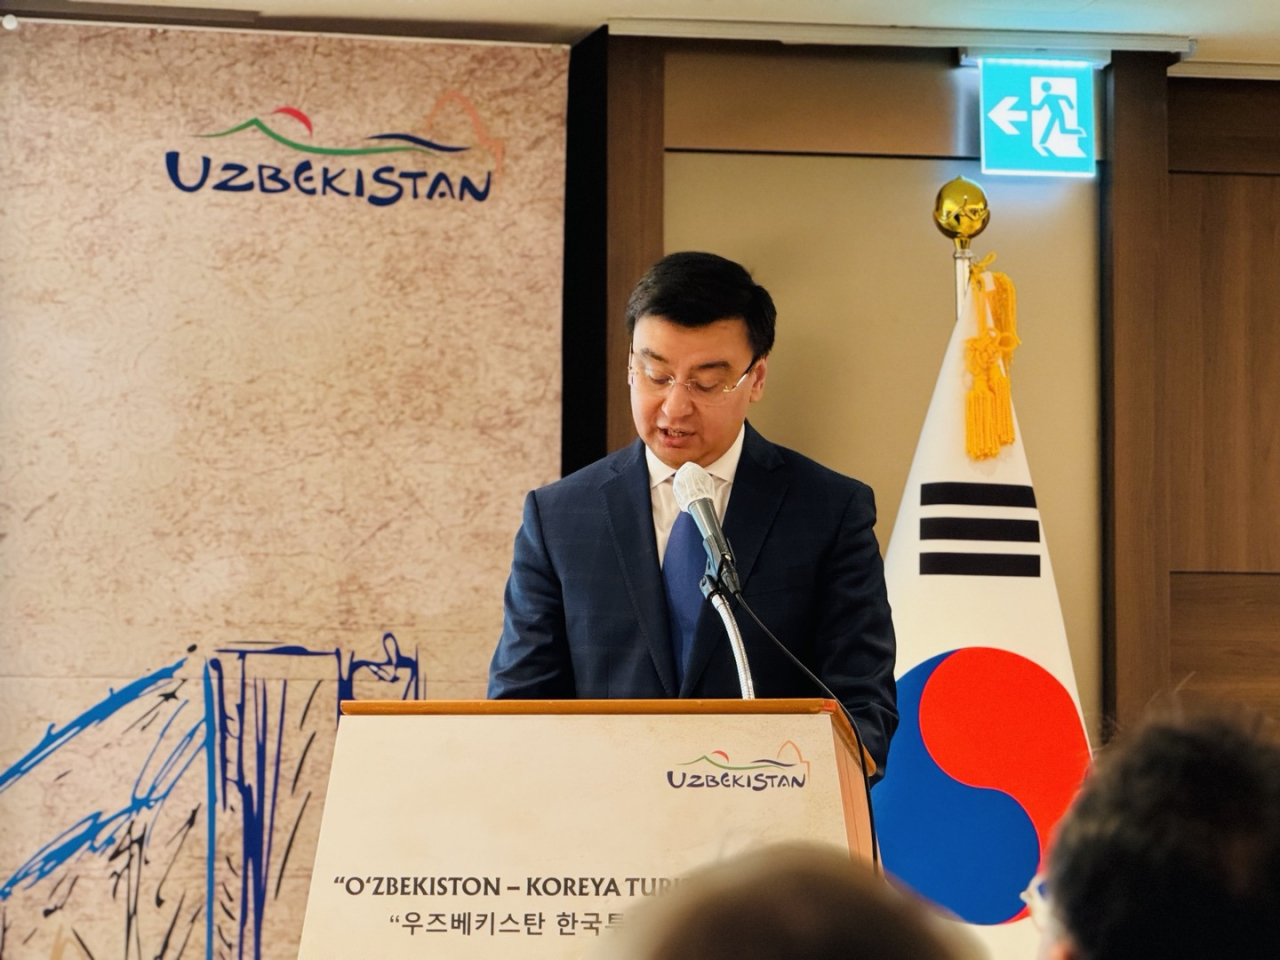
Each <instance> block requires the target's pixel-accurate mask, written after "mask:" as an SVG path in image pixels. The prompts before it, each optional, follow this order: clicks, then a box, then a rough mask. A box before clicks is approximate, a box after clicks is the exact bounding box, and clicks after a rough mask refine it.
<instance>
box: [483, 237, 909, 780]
mask: <svg viewBox="0 0 1280 960" xmlns="http://www.w3.org/2000/svg"><path fill="white" fill-rule="evenodd" d="M775 318H776V310H775V309H774V306H773V301H772V299H771V298H770V296H769V294H768V292H767V291H766V290H765V289H764V288H763V287H761V286H759V285H757V284H756V283H754V282H753V281H752V279H751V275H750V274H749V273H748V272H747V271H746V270H745V269H743V268H742V267H741V266H740V265H738V264H736V263H734V262H732V261H730V260H726V259H724V258H723V257H718V256H715V255H714V254H709V253H692V252H686V253H675V254H671V255H670V256H667V257H664V258H663V259H662V260H660V261H659V262H658V263H657V264H655V265H654V266H653V267H652V268H651V269H650V270H649V272H648V273H647V274H646V275H645V276H644V277H643V278H642V279H641V281H640V282H639V284H637V286H636V288H635V290H634V291H633V293H632V295H631V299H630V301H629V303H628V305H627V325H628V330H629V332H630V334H631V356H630V359H629V383H630V385H631V412H632V417H633V419H634V421H635V425H636V431H637V433H639V435H640V436H639V439H638V440H636V441H635V442H634V443H632V444H631V445H630V446H628V447H626V448H624V449H622V450H619V451H618V452H616V453H614V454H611V455H610V456H607V457H605V458H604V459H603V460H599V461H597V462H596V463H594V464H591V465H590V466H588V467H585V468H584V469H582V470H579V471H577V472H576V473H573V474H571V475H570V476H568V477H565V478H564V479H562V480H559V481H557V482H556V483H552V484H550V485H548V486H546V487H543V488H541V489H539V490H534V491H532V492H531V493H530V494H529V496H528V498H527V499H526V500H525V506H524V519H523V523H522V524H521V527H520V531H519V533H518V534H517V535H516V541H515V552H514V557H513V560H512V564H511V575H510V578H509V579H508V581H507V590H506V600H505V611H506V616H505V621H504V624H503V631H502V637H501V639H500V640H499V641H498V647H497V650H496V651H495V653H494V655H493V662H492V664H491V666H490V672H489V696H490V697H494V698H499V697H512V698H530V699H573V698H664V697H695V698H699V697H701V698H727V697H728V698H731V697H738V696H740V688H739V683H738V677H737V671H736V668H735V665H734V659H733V654H732V651H731V649H730V645H729V641H728V638H727V637H726V636H725V634H724V628H723V626H722V624H721V622H720V620H719V618H718V616H717V615H716V613H715V611H714V610H713V609H712V607H711V604H710V603H707V602H705V601H702V600H701V596H700V594H697V595H696V596H695V597H694V598H693V599H692V600H691V601H689V600H687V599H677V596H678V595H681V596H683V595H684V594H686V593H687V591H689V590H693V591H695V592H696V591H697V583H696V580H697V575H700V574H701V572H702V571H701V566H700V565H699V566H698V569H697V571H696V574H695V575H694V576H693V577H692V578H690V577H687V576H686V577H682V578H681V579H679V580H673V581H672V582H670V583H664V577H663V572H664V566H665V567H666V570H667V573H668V574H669V575H670V574H671V572H672V571H673V570H675V569H677V568H678V558H677V559H675V560H673V559H672V554H675V553H677V552H678V551H679V552H680V553H681V555H683V551H685V550H687V549H692V550H694V551H700V550H701V546H700V541H699V543H698V544H695V545H693V546H692V547H690V546H687V538H686V537H685V535H684V533H683V531H681V530H680V528H681V526H682V524H685V525H687V515H685V519H683V520H681V521H680V522H679V523H677V522H676V521H677V516H678V515H679V513H680V511H679V508H678V506H677V505H676V502H675V497H674V493H673V491H672V477H673V475H674V473H675V471H676V470H677V469H678V468H679V467H680V466H681V465H683V464H685V463H687V462H694V463H697V464H699V465H701V466H702V467H704V468H706V469H707V472H708V473H710V474H711V476H712V478H713V481H714V484H715V496H714V500H715V504H716V509H717V513H718V514H719V516H720V518H721V521H722V525H723V528H724V532H725V535H726V537H727V538H728V540H729V543H730V544H731V545H732V547H733V552H734V554H735V556H736V560H737V569H738V573H739V577H740V580H741V583H742V596H743V600H744V601H745V602H746V604H748V605H749V606H750V608H751V609H752V610H753V611H755V613H756V615H757V616H758V617H759V618H760V620H761V621H763V622H764V623H765V624H766V625H767V626H768V627H769V629H770V630H771V631H772V632H773V634H774V635H775V636H776V637H777V638H778V639H779V640H781V641H782V643H783V644H785V645H786V646H787V648H788V649H789V650H790V651H791V652H792V653H793V654H794V655H795V656H796V657H797V658H798V659H799V660H800V661H801V662H802V663H804V664H805V665H806V666H807V667H808V668H809V669H810V670H811V671H813V672H814V673H815V674H816V675H817V676H818V677H819V678H821V679H822V680H823V682H824V683H826V685H827V686H828V687H829V688H830V689H831V690H832V691H833V692H834V693H835V694H836V696H837V697H839V698H840V700H841V702H842V703H844V705H845V706H846V707H847V708H848V709H849V711H850V712H851V713H852V715H853V717H854V718H855V720H856V722H857V725H858V728H859V731H860V733H861V736H862V739H863V742H864V744H865V746H866V748H867V751H868V752H869V754H870V755H871V757H872V759H873V760H874V762H875V764H876V767H877V770H878V771H880V772H882V771H883V769H884V761H885V755H886V753H887V751H888V746H889V738H890V737H891V736H892V734H893V730H894V728H895V727H896V726H897V709H896V699H895V689H894V681H893V666H894V651H895V645H894V635H893V624H892V621H891V620H890V615H889V604H888V600H887V599H886V596H885V585H884V572H883V567H882V564H881V560H880V552H879V547H878V545H877V543H876V538H875V534H874V532H873V526H874V524H875V502H874V498H873V496H872V493H871V490H870V488H869V487H867V486H865V485H864V484H862V483H859V482H858V481H857V480H852V479H850V478H848V477H844V476H841V475H840V474H837V473H835V472H834V471H831V470H828V469H827V468H825V467H823V466H821V465H819V464H817V463H815V462H814V461H812V460H809V459H808V458H806V457H803V456H801V455H800V454H798V453H796V452H794V451H792V450H788V449H786V448H785V447H780V446H777V445H775V444H772V443H770V442H769V441H768V440H766V439H764V438H763V437H762V436H760V434H759V433H757V432H756V431H755V430H754V429H753V428H752V427H751V425H750V424H748V423H747V422H746V416H747V408H748V407H749V406H750V404H752V403H755V402H756V401H758V400H759V399H760V398H761V396H762V395H763V393H764V386H765V376H766V374H767V372H768V364H769V352H770V350H771V349H772V347H773V337H774V321H775ZM673 528H674V530H676V531H680V532H676V533H673ZM669 538H671V540H672V544H671V550H672V553H671V554H668V552H667V547H668V539H669ZM677 541H678V542H679V543H680V546H679V548H677V546H676V543H677ZM669 579H670V578H669ZM690 579H692V583H690V582H688V581H689V580H690ZM688 611H692V613H691V614H690V613H689V612H688ZM738 620H739V623H740V625H741V628H742V634H743V641H744V645H745V648H746V653H747V658H748V661H749V663H750V668H751V673H752V676H753V678H754V683H755V690H756V695H757V696H758V697H808V696H818V695H820V693H819V691H818V690H817V689H816V688H815V687H814V685H813V683H812V681H810V680H809V679H808V678H806V677H805V676H804V675H803V674H802V673H801V671H800V670H799V669H797V668H796V667H795V665H794V664H792V663H791V662H790V661H789V659H788V658H787V657H786V655H785V654H783V653H782V652H781V651H779V650H778V649H777V648H776V647H775V646H774V644H773V643H772V642H771V641H770V640H769V639H768V638H767V637H766V636H765V634H764V633H763V631H761V630H760V629H759V628H758V626H757V625H756V624H755V623H754V622H753V621H752V620H751V619H750V617H748V616H742V615H739V617H738Z"/></svg>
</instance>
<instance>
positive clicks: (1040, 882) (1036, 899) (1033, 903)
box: [1018, 873, 1051, 932]
mask: <svg viewBox="0 0 1280 960" xmlns="http://www.w3.org/2000/svg"><path fill="white" fill-rule="evenodd" d="M1048 879H1049V878H1048V877H1047V876H1046V875H1045V874H1043V873H1037V874H1036V875H1035V876H1034V877H1032V878H1031V882H1030V883H1028V884H1027V889H1025V890H1023V891H1022V892H1021V893H1020V894H1018V899H1019V900H1021V901H1022V902H1023V903H1025V904H1026V905H1027V914H1028V915H1029V916H1030V917H1031V924H1032V926H1034V927H1035V928H1036V929H1037V930H1039V931H1041V932H1043V931H1045V930H1047V929H1049V923H1050V919H1051V914H1050V910H1049V898H1048V896H1047V893H1048V886H1047V884H1048Z"/></svg>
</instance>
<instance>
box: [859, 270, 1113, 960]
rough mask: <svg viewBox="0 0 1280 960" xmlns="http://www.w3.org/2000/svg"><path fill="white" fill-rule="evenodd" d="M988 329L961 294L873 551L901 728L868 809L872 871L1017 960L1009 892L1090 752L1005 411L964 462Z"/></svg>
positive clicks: (1013, 895) (1024, 944)
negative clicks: (884, 601)
mask: <svg viewBox="0 0 1280 960" xmlns="http://www.w3.org/2000/svg"><path fill="white" fill-rule="evenodd" d="M981 283H982V284H985V286H983V290H989V289H990V288H991V280H990V274H986V273H983V274H981ZM992 329H993V326H992V321H991V318H990V315H989V309H988V301H987V298H986V296H985V295H981V294H980V293H979V292H978V291H975V290H974V286H973V285H972V284H971V285H970V286H969V287H968V295H967V297H966V300H965V305H964V311H963V316H962V317H961V318H960V320H959V321H958V322H957V324H956V326H955V330H954V333H953V334H952V337H951V342H950V345H949V346H948V348H947V353H946V356H945V358H944V360H943V364H942V370H941V372H940V374H939V376H938V381H937V385H936V387H935V389H934V394H933V400H932V402H931V403H930V406H929V413H928V415H927V417H926V419H925V425H924V429H923V431H922V432H921V435H920V442H919V445H918V446H917V448H916V454H915V459H914V461H913V462H912V465H911V473H910V475H909V478H908V480H907V485H906V490H905V492H904V493H903V498H902V505H901V508H900V509H899V513H898V518H897V522H896V524H895V526H894V530H893V536H892V539H891V540H890V543H889V549H888V552H887V555H886V558H885V576H886V579H887V582H888V590H889V600H890V603H891V604H892V606H893V619H894V626H895V629H896V632H897V636H898V673H899V678H898V710H899V713H900V714H901V722H900V725H899V727H898V730H897V733H896V734H895V735H894V738H893V742H892V744H891V745H890V750H889V759H888V764H887V767H886V772H885V777H884V779H883V781H881V783H880V784H879V785H877V786H876V788H875V789H874V790H873V791H872V803H873V807H874V810H875V818H876V828H877V834H878V837H879V842H880V847H881V855H882V859H883V862H884V866H885V869H886V870H887V871H888V872H889V873H891V874H892V875H893V876H895V877H896V878H897V879H898V880H900V881H902V882H904V883H905V884H907V885H908V886H910V887H911V888H913V889H914V890H915V891H916V892H917V893H919V894H921V895H922V896H924V897H926V898H928V899H929V900H931V901H933V902H934V903H936V904H937V905H939V906H940V907H941V908H943V910H945V911H946V912H947V913H949V914H951V915H953V916H954V917H956V918H958V919H959V920H961V921H963V922H965V923H967V924H972V925H973V928H972V929H973V931H974V933H975V934H976V935H977V936H978V937H979V939H980V940H982V941H983V942H984V943H985V944H986V945H987V946H988V947H989V948H990V950H991V953H992V956H993V957H996V958H1001V957H1008V958H1010V960H1013V958H1017V960H1025V958H1026V957H1029V956H1033V955H1034V953H1035V943H1036V940H1037V937H1038V935H1037V932H1036V931H1035V930H1034V928H1033V926H1032V924H1031V923H1030V921H1029V919H1028V918H1027V912H1026V908H1025V906H1024V904H1023V902H1022V900H1021V898H1020V896H1019V895H1020V894H1021V893H1022V891H1023V890H1025V889H1026V888H1027V886H1028V884H1029V882H1030V881H1031V879H1032V877H1033V876H1034V875H1035V874H1036V872H1037V871H1038V870H1039V869H1040V867H1041V866H1042V863H1043V860H1044V855H1045V848H1046V846H1047V844H1048V843H1049V840H1050V838H1051V832H1052V829H1053V826H1054V824H1055V823H1056V822H1057V821H1058V819H1059V818H1060V817H1061V816H1062V814H1063V813H1064V812H1065V811H1066V809H1067V807H1068V805H1069V804H1070V803H1071V800H1072V799H1073V797H1074V796H1075V792H1076V790H1077V789H1078V787H1079V785H1080V782H1081V781H1082V780H1083V778H1084V774H1085V770H1086V768H1087V766H1088V762H1089V745H1088V741H1087V738H1086V735H1085V730H1084V723H1083V719H1082V717H1081V713H1080V703H1079V697H1078V695H1077V692H1076V685H1075V678H1074V674H1073V673H1072V669H1071V658H1070V653H1069V651H1068V648H1067V637H1066V630H1065V628H1064V626H1063V621H1062V611H1061V607H1060V606H1059V603H1058V593H1057V588H1056V586H1055V584H1054V579H1053V568H1052V566H1051V565H1050V563H1049V553H1048V549H1047V547H1046V545H1045V538H1044V533H1043V528H1042V526H1041V523H1040V514H1039V510H1038V509H1037V506H1036V498H1035V491H1034V488H1033V486H1032V483H1031V474H1030V471H1029V469H1028V467H1027V459H1026V453H1025V451H1024V449H1023V446H1022V440H1021V435H1020V433H1019V432H1018V430H1017V429H1016V417H1015V416H1014V414H1013V411H1012V406H1011V405H1009V409H1008V416H1009V418H1010V419H1009V427H1010V431H1009V435H1008V436H1007V437H1006V438H1005V439H1004V440H1002V441H1001V444H999V445H997V446H996V448H995V450H993V451H991V452H989V453H987V454H986V455H985V459H972V458H971V456H970V454H969V453H967V452H966V432H965V428H966V402H968V404H969V407H968V411H969V418H970V423H971V424H972V420H973V396H972V392H971V388H972V387H973V386H974V377H973V375H972V373H971V372H970V371H973V370H974V369H975V364H974V362H973V358H974V355H975V352H976V351H975V343H981V342H984V341H985V340H986V338H987V337H988V335H989V334H991V331H992ZM975 334H977V336H976V337H975ZM993 339H994V338H993ZM1013 340H1014V342H1015V343H1016V337H1013ZM1001 364H1002V366H1003V367H1005V368H1007V360H1004V361H1001ZM977 369H979V370H981V367H977ZM1004 372H1005V373H1007V369H1005V370H1004ZM1006 396H1007V395H1006ZM996 451H998V452H996Z"/></svg>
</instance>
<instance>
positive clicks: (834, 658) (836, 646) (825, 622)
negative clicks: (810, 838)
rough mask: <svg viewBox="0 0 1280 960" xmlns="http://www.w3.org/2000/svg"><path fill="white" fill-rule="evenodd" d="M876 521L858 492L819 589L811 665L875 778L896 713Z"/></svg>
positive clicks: (871, 502)
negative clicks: (854, 728) (850, 721)
mask: <svg viewBox="0 0 1280 960" xmlns="http://www.w3.org/2000/svg"><path fill="white" fill-rule="evenodd" d="M875 521H876V507H875V496H874V495H873V494H872V492H871V488H870V487H867V486H865V485H863V484H858V485H857V488H856V489H855V490H854V492H853V495H852V496H851V497H850V498H849V501H848V503H847V505H846V508H845V511H844V515H843V516H842V517H841V519H840V524H839V527H838V529H837V532H836V537H835V540H834V543H833V544H832V547H831V552H830V554H829V556H828V560H827V563H826V564H824V571H823V573H824V576H823V578H822V582H821V583H820V584H819V586H818V595H817V604H816V607H817V610H816V614H817V622H816V624H815V631H814V661H815V664H816V667H817V673H818V675H819V676H820V677H821V678H822V680H823V682H824V683H826V684H827V686H829V687H830V688H831V690H832V692H833V693H835V694H836V696H837V697H839V698H840V701H841V702H842V703H843V704H844V705H845V706H846V707H847V708H848V709H849V712H850V713H852V714H853V716H854V719H855V720H856V721H857V724H858V730H859V732H860V733H861V735H862V740H863V743H864V744H865V746H866V748H867V751H868V752H869V753H870V754H871V757H872V758H873V759H874V760H875V763H876V772H877V777H878V776H880V775H883V771H884V765H885V758H886V756H887V754H888V752H889V738H890V737H891V736H893V731H894V729H895V728H896V727H897V725H898V710H897V692H896V687H895V684H894V680H893V669H894V659H895V654H896V649H897V645H896V642H895V639H894V633H893V620H892V618H891V616H890V611H889V599H888V594H887V593H886V590H885V582H884V564H883V562H882V561H881V559H880V548H879V545H878V544H877V542H876V536H875V531H874V526H875Z"/></svg>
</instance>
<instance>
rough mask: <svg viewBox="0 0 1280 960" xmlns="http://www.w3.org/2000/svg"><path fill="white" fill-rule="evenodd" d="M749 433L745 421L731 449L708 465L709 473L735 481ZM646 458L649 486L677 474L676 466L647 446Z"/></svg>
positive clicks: (730, 446)
mask: <svg viewBox="0 0 1280 960" xmlns="http://www.w3.org/2000/svg"><path fill="white" fill-rule="evenodd" d="M746 435H747V425H746V424H745V423H744V424H743V425H742V426H741V427H739V428H738V436H737V437H736V438H735V439H734V441H733V443H731V444H729V449H728V450H726V451H725V452H724V453H723V454H721V456H720V459H719V460H717V461H716V462H715V463H713V464H711V466H709V467H707V468H706V469H707V473H709V474H711V476H713V477H715V478H716V479H717V480H723V481H724V482H725V483H733V478H734V477H735V476H737V474H738V461H739V460H740V459H742V441H743V439H744V438H745V437H746ZM644 459H645V462H646V463H647V464H648V465H649V487H650V489H652V488H653V487H656V486H658V485H659V484H662V483H666V482H667V481H668V480H670V479H671V478H672V477H673V476H675V473H676V468H675V467H669V466H667V465H666V464H665V463H663V462H662V461H661V460H659V459H658V458H657V456H655V455H654V452H653V451H652V450H650V449H649V448H648V447H647V446H646V447H645V448H644Z"/></svg>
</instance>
